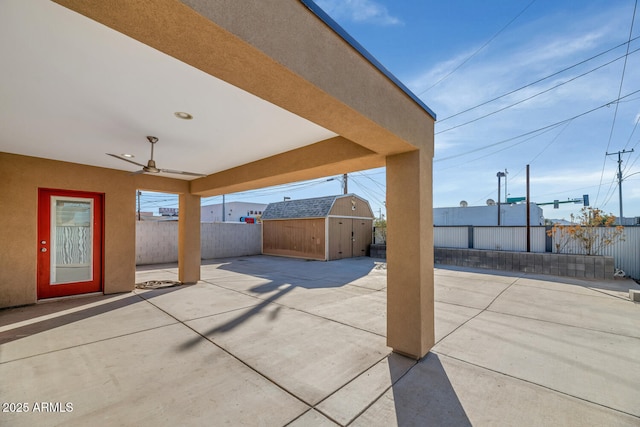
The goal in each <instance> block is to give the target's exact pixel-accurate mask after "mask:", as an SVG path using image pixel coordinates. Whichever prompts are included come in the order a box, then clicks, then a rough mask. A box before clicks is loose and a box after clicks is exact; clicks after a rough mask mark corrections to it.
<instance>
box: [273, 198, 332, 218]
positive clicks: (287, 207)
mask: <svg viewBox="0 0 640 427" xmlns="http://www.w3.org/2000/svg"><path fill="white" fill-rule="evenodd" d="M338 197H344V196H326V197H316V198H314V199H301V200H287V201H285V202H276V203H269V205H268V206H267V207H266V209H265V210H264V212H263V213H262V219H263V220H265V219H293V218H323V217H326V216H327V215H329V211H330V210H331V207H332V206H333V202H334V201H335V200H336V198H338Z"/></svg>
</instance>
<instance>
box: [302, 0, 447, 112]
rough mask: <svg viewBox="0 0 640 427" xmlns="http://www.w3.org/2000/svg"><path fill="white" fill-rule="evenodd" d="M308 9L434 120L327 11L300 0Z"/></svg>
mask: <svg viewBox="0 0 640 427" xmlns="http://www.w3.org/2000/svg"><path fill="white" fill-rule="evenodd" d="M300 2H301V3H302V4H304V5H305V6H306V7H307V8H309V10H311V11H312V12H313V14H314V15H316V16H317V17H318V18H320V20H321V21H322V22H324V23H325V24H326V25H327V26H328V27H329V28H331V29H332V30H333V31H334V32H335V33H336V34H337V35H339V36H340V37H341V38H342V39H343V40H344V41H345V42H347V43H348V44H349V45H350V46H351V47H353V48H354V49H355V50H356V51H358V53H359V54H360V55H362V56H363V57H364V58H365V59H366V60H367V61H369V62H370V63H371V65H373V66H374V67H376V68H377V69H378V70H379V71H380V72H381V73H382V74H384V75H385V76H386V77H387V78H388V79H389V80H391V81H392V82H393V83H394V84H395V85H396V86H398V87H399V88H400V89H401V90H402V91H403V92H404V93H406V94H407V95H408V96H409V98H411V99H412V100H413V101H414V102H415V103H416V104H418V105H419V106H420V108H422V109H423V110H425V111H426V112H427V113H428V114H429V115H430V116H431V117H432V118H433V120H436V113H435V112H434V111H433V110H432V109H431V108H429V107H428V106H427V104H425V103H424V102H423V101H422V100H421V99H420V98H418V96H417V95H416V94H415V93H413V92H412V91H411V90H410V89H409V88H408V87H406V86H405V85H404V84H403V83H402V82H401V81H400V80H398V78H397V77H396V76H394V75H393V73H391V71H389V70H387V68H386V67H385V66H384V65H382V64H381V63H380V61H378V60H377V59H376V58H375V57H374V56H373V55H372V54H371V53H369V51H367V49H365V48H364V47H363V46H362V45H361V44H360V43H358V41H357V40H356V39H354V38H353V37H352V36H351V35H350V34H349V33H347V31H346V30H345V29H344V28H342V27H341V26H340V24H338V23H337V22H336V21H334V20H333V18H331V17H330V16H329V15H328V14H327V12H325V11H324V10H322V8H320V6H318V5H317V4H316V3H315V2H313V0H300Z"/></svg>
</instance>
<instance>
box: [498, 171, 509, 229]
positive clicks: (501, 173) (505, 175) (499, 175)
mask: <svg viewBox="0 0 640 427" xmlns="http://www.w3.org/2000/svg"><path fill="white" fill-rule="evenodd" d="M496 176H497V177H498V226H500V178H502V177H504V178H505V179H506V177H507V174H506V173H504V172H498V173H497V174H496Z"/></svg>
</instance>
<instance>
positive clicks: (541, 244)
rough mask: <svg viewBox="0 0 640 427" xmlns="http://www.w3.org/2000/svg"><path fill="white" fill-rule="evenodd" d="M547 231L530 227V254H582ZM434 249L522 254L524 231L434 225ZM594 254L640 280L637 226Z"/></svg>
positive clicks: (639, 232) (639, 229)
mask: <svg viewBox="0 0 640 427" xmlns="http://www.w3.org/2000/svg"><path fill="white" fill-rule="evenodd" d="M550 229H551V227H543V226H538V227H531V228H530V233H531V234H530V252H533V253H561V254H574V255H584V254H585V252H584V250H583V249H582V248H581V247H580V245H579V244H577V243H576V242H575V241H571V240H569V241H568V242H565V241H558V240H557V239H556V237H555V236H548V235H547V231H548V230H550ZM594 231H595V232H596V233H597V234H598V235H599V237H602V234H603V233H606V232H607V229H606V228H604V227H596V228H595V229H594ZM434 246H435V247H436V248H458V249H484V250H490V251H511V252H526V251H527V228H526V227H505V226H501V227H471V226H464V227H460V226H438V227H435V228H434ZM558 249H559V250H558ZM598 255H604V256H610V257H613V259H614V264H615V267H616V268H618V269H620V270H623V271H624V272H625V273H626V275H627V276H629V277H633V278H635V279H638V278H640V227H638V226H627V227H625V228H624V240H623V241H618V242H616V243H615V244H613V245H611V246H608V247H606V248H604V249H603V250H602V251H600V252H599V253H598Z"/></svg>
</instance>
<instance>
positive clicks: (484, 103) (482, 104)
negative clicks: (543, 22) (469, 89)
mask: <svg viewBox="0 0 640 427" xmlns="http://www.w3.org/2000/svg"><path fill="white" fill-rule="evenodd" d="M639 38H640V36H637V37H634V38H633V39H631V40H630V41H626V42H624V43H620V44H619V45H617V46H614V47H612V48H610V49H607V50H605V51H604V52H600V53H598V54H597V55H594V56H592V57H590V58H587V59H585V60H583V61H580V62H577V63H575V64H573V65H571V66H569V67H566V68H563V69H562V70H560V71H556V72H554V73H552V74H549V75H548V76H545V77H542V78H540V79H538V80H536V81H534V82H531V83H528V84H526V85H524V86H521V87H519V88H517V89H513V90H511V91H509V92H506V93H504V94H502V95H500V96H496V97H495V98H492V99H489V100H488V101H484V102H481V103H480V104H478V105H475V106H473V107H469V108H467V109H466V110H462V111H460V112H458V113H455V114H452V115H450V116H448V117H445V118H442V119H438V121H437V122H436V125H437V124H439V123H442V122H444V121H446V120H449V119H452V118H454V117H457V116H459V115H461V114H464V113H467V112H469V111H472V110H475V109H477V108H480V107H483V106H485V105H487V104H490V103H492V102H494V101H497V100H499V99H502V98H504V97H507V96H509V95H513V94H514V93H516V92H519V91H521V90H523V89H526V88H528V87H531V86H534V85H536V84H538V83H541V82H543V81H545V80H548V79H550V78H551V77H555V76H557V75H559V74H562V73H564V72H565V71H569V70H571V69H573V68H575V67H578V66H580V65H583V64H585V63H587V62H589V61H592V60H594V59H596V58H598V57H600V56H602V55H605V54H607V53H609V52H611V51H614V50H616V49H618V48H620V47H622V46H624V45H627V46H629V44H630V43H631V42H632V41H635V40H637V39H639ZM634 52H636V51H634Z"/></svg>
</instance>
